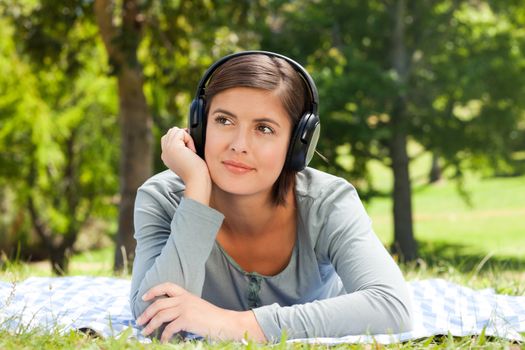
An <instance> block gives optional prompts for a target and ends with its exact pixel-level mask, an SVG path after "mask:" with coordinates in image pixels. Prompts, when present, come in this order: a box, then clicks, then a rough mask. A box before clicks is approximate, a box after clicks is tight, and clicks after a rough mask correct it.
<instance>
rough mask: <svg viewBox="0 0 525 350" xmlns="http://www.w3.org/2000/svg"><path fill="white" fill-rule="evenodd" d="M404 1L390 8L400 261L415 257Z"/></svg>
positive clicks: (396, 243) (395, 209)
mask: <svg viewBox="0 0 525 350" xmlns="http://www.w3.org/2000/svg"><path fill="white" fill-rule="evenodd" d="M405 7H406V5H405V0H398V1H396V2H395V4H394V5H393V7H391V8H390V14H391V18H392V23H393V26H394V30H393V34H392V49H391V59H392V66H393V68H394V70H395V71H396V73H397V77H398V86H399V90H398V91H399V95H398V97H397V98H396V100H395V101H394V107H393V110H392V114H391V118H392V119H391V120H392V139H391V141H390V158H391V160H392V172H393V176H394V190H393V192H392V200H393V215H394V244H393V250H394V252H395V253H397V254H398V255H399V257H400V259H401V260H402V261H410V260H414V259H415V258H416V256H417V246H416V242H415V239H414V231H413V227H412V188H411V184H410V174H409V168H408V164H409V159H408V153H407V115H406V113H407V112H406V99H407V98H406V84H407V82H408V76H409V60H408V53H407V47H406V42H405Z"/></svg>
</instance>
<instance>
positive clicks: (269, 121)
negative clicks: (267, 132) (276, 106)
mask: <svg viewBox="0 0 525 350" xmlns="http://www.w3.org/2000/svg"><path fill="white" fill-rule="evenodd" d="M254 121H255V122H257V123H270V124H274V125H276V126H277V127H278V128H280V127H281V125H280V124H279V123H278V122H277V121H276V120H274V119H271V118H257V119H255V120H254Z"/></svg>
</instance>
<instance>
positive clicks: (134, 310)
mask: <svg viewBox="0 0 525 350" xmlns="http://www.w3.org/2000/svg"><path fill="white" fill-rule="evenodd" d="M129 306H130V309H131V315H132V316H133V319H137V317H139V316H140V315H141V314H142V313H143V312H144V310H146V308H147V307H148V303H146V302H144V301H142V300H140V299H139V298H137V293H135V294H133V295H130V298H129Z"/></svg>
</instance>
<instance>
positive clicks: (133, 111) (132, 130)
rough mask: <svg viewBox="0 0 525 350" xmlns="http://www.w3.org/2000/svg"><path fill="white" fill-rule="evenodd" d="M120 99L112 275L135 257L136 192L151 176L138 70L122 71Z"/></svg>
mask: <svg viewBox="0 0 525 350" xmlns="http://www.w3.org/2000/svg"><path fill="white" fill-rule="evenodd" d="M118 86H119V99H120V130H121V131H120V132H121V138H122V139H121V143H120V151H121V155H120V157H121V158H120V207H119V223H118V232H117V239H116V249H115V265H114V269H115V270H116V271H118V270H122V269H129V268H131V262H132V261H133V258H134V254H135V240H134V238H133V232H134V230H133V207H134V204H135V195H136V192H137V189H138V187H139V186H140V185H142V183H144V181H145V180H146V179H147V178H148V177H149V176H150V175H151V172H152V160H153V157H152V135H151V117H150V114H149V111H148V106H147V103H146V98H145V96H144V93H143V90H142V75H141V72H140V71H139V70H138V69H131V68H129V67H122V69H121V73H120V74H119V77H118Z"/></svg>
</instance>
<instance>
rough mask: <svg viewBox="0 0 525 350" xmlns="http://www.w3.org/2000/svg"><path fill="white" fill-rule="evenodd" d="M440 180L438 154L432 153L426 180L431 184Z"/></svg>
mask: <svg viewBox="0 0 525 350" xmlns="http://www.w3.org/2000/svg"><path fill="white" fill-rule="evenodd" d="M439 180H441V167H440V166H439V156H438V155H437V154H436V153H435V152H434V153H432V165H431V166H430V172H429V174H428V182H429V183H431V184H433V183H436V182H438V181H439Z"/></svg>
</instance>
